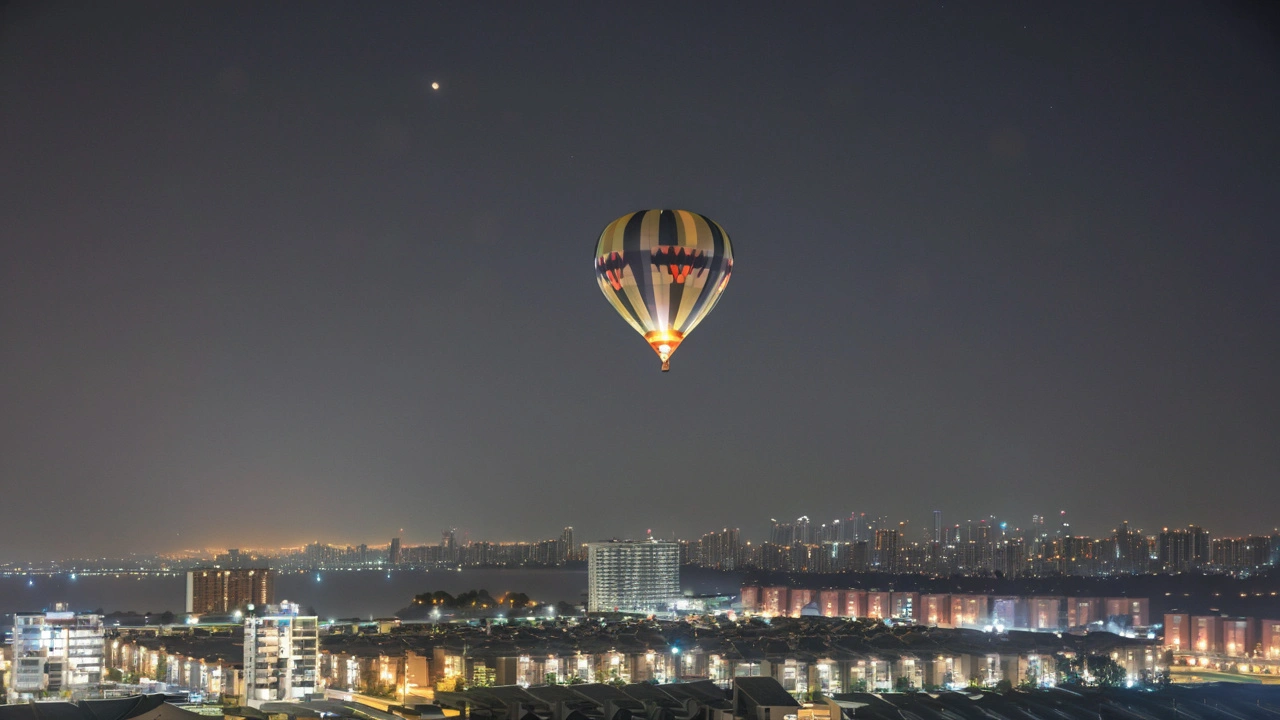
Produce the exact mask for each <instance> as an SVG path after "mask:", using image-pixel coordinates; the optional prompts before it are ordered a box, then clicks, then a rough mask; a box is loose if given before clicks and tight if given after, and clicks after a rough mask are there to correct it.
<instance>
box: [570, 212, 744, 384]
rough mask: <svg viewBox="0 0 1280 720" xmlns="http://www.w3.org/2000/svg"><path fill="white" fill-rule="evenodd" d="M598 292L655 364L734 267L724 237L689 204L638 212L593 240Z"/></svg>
mask: <svg viewBox="0 0 1280 720" xmlns="http://www.w3.org/2000/svg"><path fill="white" fill-rule="evenodd" d="M595 265H596V279H597V280H598V281H599V283H600V292H602V293H604V296H605V298H607V299H608V300H609V303H610V304H611V305H613V307H614V309H615V310H617V311H618V314H620V315H622V317H623V318H625V319H626V321H627V322H628V323H630V324H631V327H633V328H635V330H636V332H638V333H640V334H641V335H643V336H644V339H645V340H646V341H647V342H648V343H649V347H651V348H653V351H654V352H656V353H657V354H658V357H659V358H661V360H662V370H663V372H666V371H667V370H670V369H671V365H670V363H669V360H670V358H671V355H672V353H674V352H675V351H676V348H678V347H680V343H681V342H683V341H684V339H685V337H686V336H688V334H689V333H691V332H693V329H694V328H695V327H697V326H698V323H700V322H702V319H703V318H704V317H706V316H707V313H709V312H711V310H712V308H714V307H715V306H716V303H717V302H719V300H720V294H721V293H723V292H724V288H725V285H727V284H728V283H729V276H730V274H732V272H733V246H732V245H731V244H730V243H729V235H728V233H726V232H725V231H724V228H722V227H720V225H719V224H718V223H716V222H715V221H714V220H712V219H710V218H708V217H706V216H705V215H699V214H698V213H694V212H689V211H688V210H642V211H640V212H634V213H630V214H628V215H623V216H622V217H620V218H618V219H617V220H614V221H613V222H611V223H609V224H608V225H607V226H605V229H604V232H602V233H600V241H599V242H597V243H596V259H595Z"/></svg>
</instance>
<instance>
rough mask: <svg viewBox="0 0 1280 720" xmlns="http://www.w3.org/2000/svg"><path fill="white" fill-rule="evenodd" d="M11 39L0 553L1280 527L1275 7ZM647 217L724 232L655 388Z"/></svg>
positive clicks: (207, 27)
mask: <svg viewBox="0 0 1280 720" xmlns="http://www.w3.org/2000/svg"><path fill="white" fill-rule="evenodd" d="M0 13H2V16H0V19H2V20H3V23H2V30H0V32H2V33H3V36H2V37H3V42H0V96H3V97H5V98H14V101H13V102H9V103H6V104H5V108H4V132H3V133H0V167H3V168H5V169H6V170H7V171H8V172H4V173H0V228H3V232H2V233H0V234H2V235H3V237H0V256H2V257H3V262H0V407H3V412H0V487H3V489H4V491H5V497H6V498H8V499H9V500H10V503H11V505H10V506H9V509H8V512H7V514H6V516H5V522H4V523H3V525H2V526H0V548H3V550H2V551H0V552H2V553H3V554H4V555H5V556H6V557H13V558H17V559H22V558H27V557H31V556H33V555H48V554H55V555H62V556H67V555H75V554H84V553H86V552H92V553H101V554H106V555H111V556H124V555H127V554H128V553H131V552H147V551H149V549H152V548H154V549H170V548H184V547H209V546H211V545H215V544H217V545H233V544H234V545H245V546H249V545H253V546H264V545H272V546H280V545H286V544H292V543H297V542H299V541H302V540H305V539H313V538H329V537H331V538H333V539H335V540H340V539H341V538H339V537H338V536H344V537H349V538H350V539H351V540H352V541H356V542H359V539H361V538H366V539H367V538H389V537H391V536H393V535H395V534H396V533H397V532H398V530H399V529H400V528H405V529H406V534H412V533H414V532H415V531H418V530H419V529H422V532H424V533H425V534H426V536H427V538H428V539H430V538H431V537H432V535H433V533H434V532H438V530H426V529H437V528H441V527H457V528H466V529H468V530H469V532H470V536H471V537H472V538H483V537H516V538H519V537H526V538H534V537H539V536H540V535H541V534H542V533H543V532H545V531H546V530H545V529H546V528H553V529H554V528H558V527H562V526H564V525H574V526H576V529H577V532H578V533H579V535H580V536H581V537H583V538H606V537H610V536H631V537H637V536H642V534H643V532H644V530H645V529H647V528H652V529H653V530H654V533H655V535H657V536H659V537H669V536H671V535H673V534H675V535H684V536H694V535H695V534H697V533H702V532H705V531H706V529H707V528H719V527H723V526H738V525H743V524H744V523H748V524H749V523H754V522H758V521H759V520H758V519H759V518H761V517H762V516H763V517H764V518H767V517H769V516H774V517H787V518H795V517H798V516H800V515H802V514H805V513H809V514H811V515H812V513H813V512H814V509H815V508H818V509H820V508H825V507H839V508H852V509H860V508H866V507H867V506H868V505H870V504H873V503H874V505H875V506H876V508H877V512H878V513H881V514H884V515H885V516H886V517H896V518H899V519H901V518H906V517H910V518H911V519H912V522H913V523H919V527H922V528H924V527H929V526H930V521H929V520H927V519H925V517H921V515H922V514H926V513H928V512H930V511H931V510H932V509H934V508H935V507H942V508H943V509H944V513H945V514H946V515H947V516H948V517H950V518H955V519H960V518H965V519H968V518H972V519H974V520H977V519H979V518H981V517H984V516H986V515H989V514H992V513H994V514H995V515H997V516H1000V517H1003V518H1018V521H1017V524H1018V525H1022V524H1024V523H1025V522H1026V520H1025V519H1026V518H1030V517H1031V515H1032V514H1034V513H1039V512H1048V513H1051V514H1052V513H1056V512H1058V511H1060V510H1066V511H1067V513H1068V515H1069V516H1071V517H1073V518H1075V517H1078V518H1080V528H1081V530H1082V531H1083V532H1086V533H1090V534H1096V533H1101V532H1105V531H1106V530H1109V529H1110V527H1113V526H1114V525H1115V524H1116V523H1119V522H1120V521H1122V520H1128V521H1129V522H1130V523H1131V524H1132V525H1133V526H1134V527H1142V528H1145V529H1146V530H1147V531H1148V532H1151V531H1153V530H1154V529H1155V528H1157V527H1160V526H1164V525H1169V526H1183V525H1186V524H1189V523H1193V522H1195V523H1200V524H1202V525H1204V526H1205V527H1209V528H1223V529H1225V528H1231V529H1232V532H1237V530H1235V529H1236V528H1238V529H1239V530H1238V532H1240V533H1250V532H1262V531H1264V530H1269V529H1270V528H1272V527H1273V526H1274V524H1275V522H1276V513H1275V508H1276V507H1280V482H1277V480H1280V443H1277V442H1276V441H1275V439H1276V438H1277V437H1280V413H1277V412H1276V408H1278V407H1280V373H1276V372H1275V368H1277V367H1280V284H1278V283H1276V282H1275V277H1274V270H1273V268H1275V267H1280V243H1276V242H1275V241H1274V240H1275V238H1277V237H1280V197H1278V196H1277V188H1280V170H1278V169H1280V142H1278V141H1277V133H1276V132H1275V128H1277V127H1280V44H1278V43H1277V41H1276V38H1275V37H1274V35H1273V34H1270V33H1268V31H1267V28H1269V27H1274V24H1273V23H1272V20H1274V19H1275V18H1274V14H1275V10H1274V8H1271V7H1270V6H1269V5H1267V4H1261V3H1260V4H1257V5H1256V6H1255V5H1250V4H1248V3H1243V4H1236V3H1229V4H1215V3H1198V2H1192V1H1191V0H1185V1H1184V0H1170V1H1169V2H1162V3H1154V4H1139V3H1098V4H1080V3H1025V2H1017V1H1014V0H1003V1H998V0H993V1H992V2H988V3H981V4H979V5H976V6H975V5H972V4H968V3H947V2H928V1H927V0H911V1H908V2H901V3H897V2H895V3H812V4H801V5H796V6H793V5H791V4H760V5H748V6H741V7H738V6H725V5H720V4H715V3H705V4H703V3H692V4H691V3H673V2H667V3H662V2H659V3H643V4H617V3H597V4H554V5H551V6H544V5H543V4H538V3H524V4H519V3H512V4H508V5H504V6H503V7H502V8H501V9H500V10H495V9H494V8H493V7H492V6H490V5H488V4H486V3H458V4H428V3H411V2H403V3H388V4H385V5H380V7H379V10H378V11H377V12H370V11H369V10H368V9H367V8H366V7H364V6H363V5H360V4H356V3H349V2H345V3H344V2H337V1H335V0H317V1H316V2H304V1H302V0H282V1H281V2H273V3H212V2H197V3H181V4H173V3H164V2H141V3H123V4H120V3H111V4H104V3H95V2H76V1H72V2H66V3H53V4H50V3H43V2H38V1H35V0H15V1H13V2H8V3H5V4H4V6H3V9H2V10H0ZM642 208H679V209H686V210H689V211H691V212H696V213H698V214H700V215H705V216H706V217H709V218H714V220H715V222H716V223H718V224H719V225H720V226H722V227H723V228H724V230H725V232H726V233H727V234H728V235H729V236H731V237H732V245H733V262H734V265H733V274H732V277H733V279H732V283H730V284H729V285H728V286H727V287H726V288H725V289H724V293H723V295H722V296H721V297H720V299H719V302H718V304H717V305H716V306H715V312H714V313H713V314H712V315H710V316H709V317H707V319H706V320H705V322H703V323H701V324H700V325H699V326H698V328H697V334H696V336H694V340H693V341H692V342H689V343H687V344H686V345H684V346H682V347H681V349H680V352H679V355H678V356H677V358H676V359H675V361H674V362H673V367H672V369H671V372H669V373H661V372H659V371H658V368H657V367H656V365H657V361H656V359H655V357H654V356H653V353H652V351H650V350H649V349H648V348H647V347H646V343H645V341H644V340H643V339H642V338H640V337H638V336H637V335H636V333H635V332H634V331H633V329H632V328H629V327H628V326H627V324H626V323H625V322H621V321H620V320H619V318H618V316H617V312H615V310H614V309H612V308H611V307H610V306H609V303H608V302H606V301H605V300H604V299H603V298H602V297H601V292H600V286H599V280H598V277H597V275H596V269H595V265H594V260H595V258H596V256H595V255H594V254H593V253H594V252H595V250H596V249H597V247H598V240H599V238H600V236H601V233H602V231H603V229H604V228H605V226H606V225H607V224H608V223H610V221H612V220H614V219H615V218H619V217H620V216H623V215H625V214H626V213H630V212H634V211H637V210H640V209H642ZM624 245H625V243H624ZM624 250H625V247H624ZM589 261H591V262H592V263H593V264H592V265H590V266H589V265H588V262H589ZM690 267H692V266H690ZM669 268H670V266H668V269H669ZM615 299H616V298H615ZM1227 497H1230V498H1232V502H1227V501H1225V498H1227ZM923 503H927V505H923ZM1095 508H1105V509H1106V510H1107V513H1106V515H1107V517H1106V518H1101V517H1099V518H1098V519H1097V520H1091V519H1090V518H1091V517H1093V516H1092V515H1091V514H1092V513H1093V512H1094V511H1095ZM37 510H39V511H37ZM50 517H56V518H59V523H60V522H62V519H66V521H67V522H69V523H71V526H70V527H63V526H62V525H60V524H58V523H53V524H52V525H51V523H50V520H49V518H50ZM1111 518H1114V519H1111ZM1091 522H1098V523H1102V525H1101V526H1095V525H1090V523H1091ZM1074 526H1075V524H1074V522H1073V527H1074ZM744 527H746V526H745V525H744ZM755 532H756V531H755V530H749V532H748V534H755ZM229 540H234V541H235V542H234V543H232V542H228V541H229Z"/></svg>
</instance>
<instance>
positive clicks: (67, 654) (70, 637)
mask: <svg viewBox="0 0 1280 720" xmlns="http://www.w3.org/2000/svg"><path fill="white" fill-rule="evenodd" d="M102 672H103V627H102V616H101V615H97V614H93V613H76V612H72V611H70V610H68V609H67V606H66V605H65V604H63V603H59V604H58V605H55V606H54V610H53V612H42V613H22V612H19V613H14V616H13V650H12V663H11V665H10V671H9V673H8V678H7V685H8V694H9V702H11V703H13V702H19V701H23V700H32V699H36V698H45V697H76V696H77V695H84V694H87V693H90V692H92V691H93V690H95V689H96V688H97V687H98V686H99V685H100V684H101V683H102Z"/></svg>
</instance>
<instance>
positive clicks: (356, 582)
mask: <svg viewBox="0 0 1280 720" xmlns="http://www.w3.org/2000/svg"><path fill="white" fill-rule="evenodd" d="M741 581H742V574H741V573H729V572H717V571H711V570H703V569H700V568H685V569H684V570H683V571H682V573H681V586H682V587H683V588H684V589H685V590H686V591H692V592H695V593H698V594H711V593H723V594H737V592H738V588H739V587H740V586H741ZM473 589H475V590H479V589H484V590H488V591H489V593H490V594H492V595H495V596H497V595H500V594H501V593H504V592H509V591H510V592H522V593H525V594H527V595H528V596H529V597H530V598H532V599H534V600H537V601H539V602H559V601H564V602H568V603H574V604H577V603H581V602H583V601H584V600H585V593H586V592H587V571H586V570H585V569H574V570H563V569H547V570H532V569H511V570H495V569H492V568H472V569H468V568H464V569H463V570H462V571H461V572H458V571H456V570H454V571H451V570H431V571H408V570H400V571H393V572H390V573H388V572H385V571H374V570H361V571H341V570H332V571H325V572H318V573H317V572H310V573H287V574H281V575H277V576H276V600H277V601H279V600H289V601H291V602H297V603H301V604H302V605H309V606H311V607H313V608H315V610H316V613H317V614H319V615H320V616H321V617H323V618H339V617H363V618H367V617H370V616H372V617H387V616H389V615H392V614H393V613H395V611H396V610H399V609H400V608H402V607H405V606H407V605H408V604H409V603H410V602H411V601H412V600H413V596H414V595H417V594H419V593H424V592H434V591H436V590H443V591H445V592H447V593H450V594H457V593H461V592H465V591H467V590H473ZM186 592H187V580H186V575H185V574H176V575H140V576H132V575H120V576H118V577H117V576H114V575H107V576H102V575H90V576H83V575H82V576H76V577H75V578H72V576H70V575H33V576H30V577H27V576H10V577H0V613H6V614H7V613H12V612H26V611H40V610H45V609H52V607H53V604H54V603H57V602H65V603H68V604H69V605H70V607H71V608H72V609H73V610H78V611H81V612H85V611H93V610H97V609H99V608H100V609H102V610H103V611H104V612H117V611H129V610H132V611H136V612H157V613H158V612H163V611H165V610H169V611H172V612H174V613H179V614H180V613H182V612H183V611H184V610H185V609H186Z"/></svg>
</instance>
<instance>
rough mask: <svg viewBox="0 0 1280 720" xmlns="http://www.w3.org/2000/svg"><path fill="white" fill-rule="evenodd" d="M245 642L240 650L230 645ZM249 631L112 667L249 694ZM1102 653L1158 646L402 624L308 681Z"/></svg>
mask: <svg viewBox="0 0 1280 720" xmlns="http://www.w3.org/2000/svg"><path fill="white" fill-rule="evenodd" d="M237 643H239V646H238V645H237ZM242 644H243V639H242V638H237V637H236V636H235V635H232V634H228V635H224V636H212V637H192V636H185V637H177V636H173V637H166V636H161V637H139V638H115V639H113V640H112V641H111V643H109V647H108V658H107V661H108V666H109V667H111V668H114V669H117V670H118V671H119V672H122V673H128V674H131V675H134V676H139V677H148V678H152V679H156V680H161V681H163V682H166V683H169V684H170V685H172V686H175V687H181V688H185V689H192V690H196V691H199V692H203V693H206V694H208V695H210V696H223V697H243V696H244V693H245V688H244V685H245V682H244V671H243V658H244V653H243V645H242ZM1084 655H1107V656H1109V657H1111V658H1112V659H1113V660H1115V661H1116V662H1117V663H1118V664H1119V665H1121V666H1122V667H1123V668H1124V669H1125V671H1126V673H1127V674H1128V675H1129V677H1131V678H1133V679H1137V678H1139V677H1142V676H1143V675H1144V674H1147V673H1150V672H1153V671H1155V670H1157V666H1158V664H1159V663H1160V660H1161V657H1162V655H1163V652H1162V650H1161V649H1160V648H1159V647H1158V646H1156V645H1155V644H1154V643H1149V642H1145V641H1137V640H1133V639H1130V638H1123V637H1120V636H1117V635H1114V634H1111V633H1105V632H1098V633H1090V634H1088V635H1082V636H1074V635H1063V636H1062V637H1058V636H1057V635H1053V634H1049V633H1029V632H1006V633H990V632H982V631H978V630H969V629H946V628H938V627H933V628H930V627H923V626H908V625H899V626H894V627H890V626H887V625H885V624H883V623H881V622H879V621H848V620H843V619H833V618H822V617H815V618H809V617H804V618H798V619H790V618H782V617H779V618H772V619H768V620H765V619H754V620H746V621H740V622H731V621H729V620H726V619H720V620H715V621H710V620H708V621H703V622H702V623H701V624H699V623H690V622H661V621H655V620H646V621H629V622H618V623H607V624H603V625H602V624H597V623H590V624H582V625H568V624H559V625H551V624H546V625H521V626H516V625H510V626H497V627H492V628H479V627H469V626H449V627H435V628H433V629H430V630H424V631H418V632H414V631H409V630H407V629H405V628H399V629H396V630H393V631H392V632H388V633H376V634H374V633H370V634H361V635H328V636H324V637H322V638H321V642H320V648H319V661H318V667H319V672H318V675H319V678H320V682H319V683H318V686H317V688H316V691H317V692H319V691H320V690H322V689H325V688H328V689H334V690H343V691H349V692H353V693H361V694H367V695H376V696H382V697H386V698H389V699H394V698H397V697H399V698H404V697H407V696H410V695H413V694H415V690H416V689H418V688H427V687H435V688H443V689H449V688H452V687H454V686H455V685H456V684H457V683H458V681H459V680H461V681H462V682H463V684H465V685H469V686H490V685H518V686H524V687H528V686H534V685H543V684H577V683H615V684H616V683H666V682H677V681H680V682H688V681H696V680H707V681H710V682H712V683H714V684H716V685H718V686H721V687H725V688H728V687H730V686H731V685H732V683H733V681H734V678H740V677H765V678H773V679H775V680H777V681H778V682H779V683H780V684H781V685H782V686H783V687H784V688H786V690H787V691H788V692H792V693H796V694H800V695H803V694H806V693H810V692H813V691H821V692H823V693H825V694H834V693H840V692H856V691H862V690H891V689H900V688H902V687H914V688H927V687H946V686H952V687H958V686H967V685H970V684H976V685H994V684H996V683H999V682H1000V681H1002V680H1003V681H1008V682H1009V683H1010V684H1013V685H1020V684H1025V683H1032V684H1049V683H1052V682H1054V681H1055V680H1056V672H1057V668H1058V663H1059V661H1060V660H1061V659H1062V658H1069V657H1076V656H1084Z"/></svg>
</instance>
